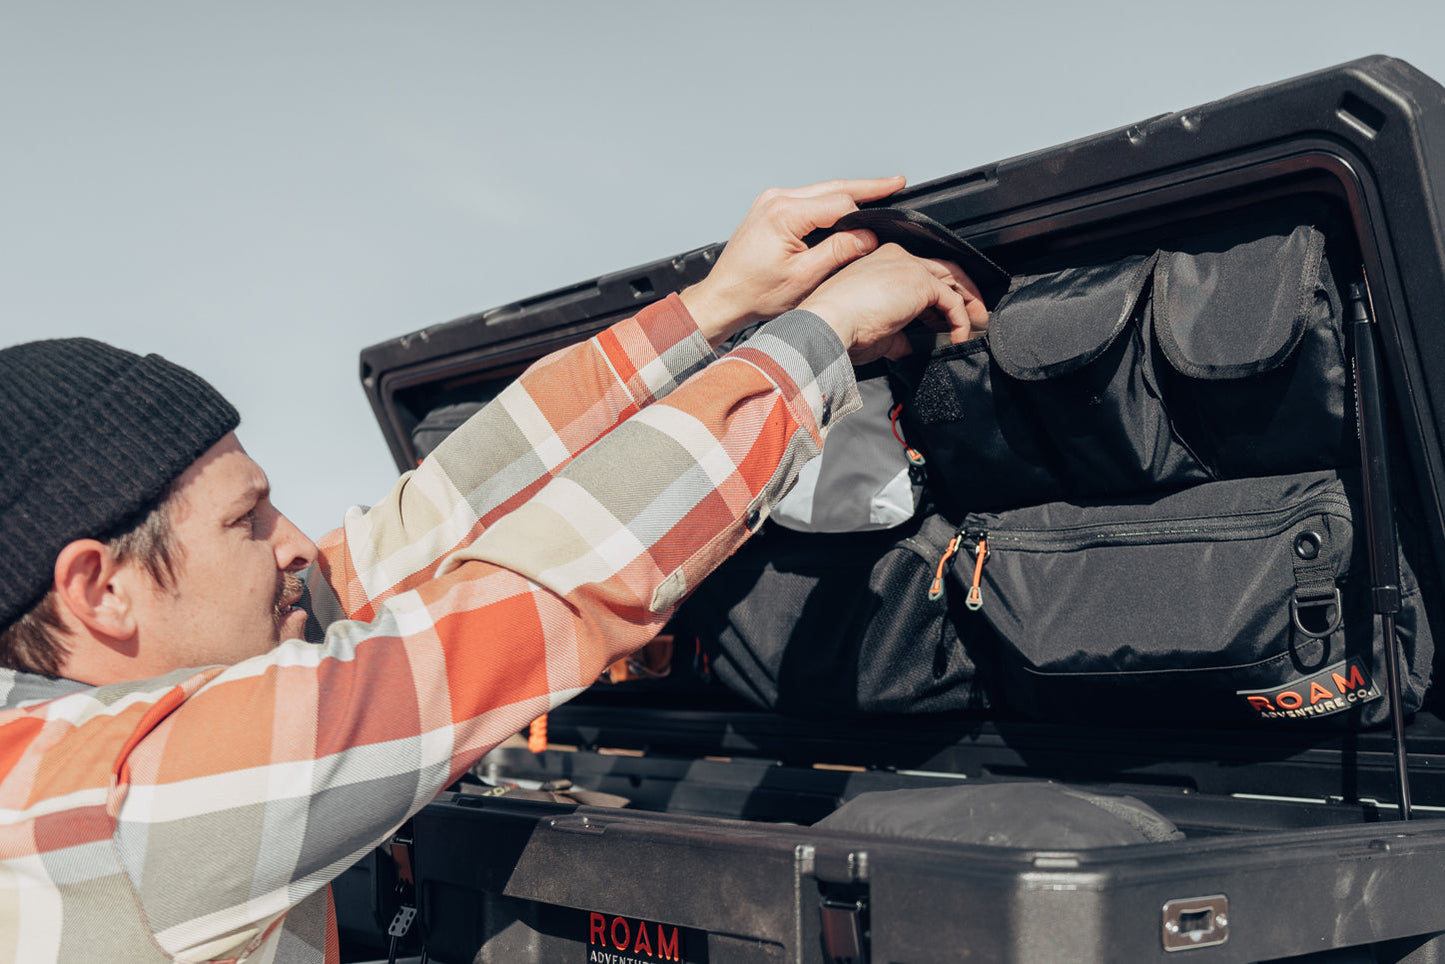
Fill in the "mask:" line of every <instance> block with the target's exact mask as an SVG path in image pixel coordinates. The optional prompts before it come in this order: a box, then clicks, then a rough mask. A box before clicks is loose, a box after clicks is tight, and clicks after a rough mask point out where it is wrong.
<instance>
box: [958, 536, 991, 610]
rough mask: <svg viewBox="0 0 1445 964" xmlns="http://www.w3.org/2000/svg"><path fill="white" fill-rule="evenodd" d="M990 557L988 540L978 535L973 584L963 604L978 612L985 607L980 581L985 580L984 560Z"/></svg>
mask: <svg viewBox="0 0 1445 964" xmlns="http://www.w3.org/2000/svg"><path fill="white" fill-rule="evenodd" d="M987 558H988V540H987V539H985V538H984V537H983V536H979V537H978V552H977V554H976V555H975V556H974V560H973V585H972V586H969V587H968V598H967V599H965V600H964V602H963V604H964V605H965V606H967V607H968V608H969V609H971V610H973V611H974V612H977V611H978V610H980V609H982V608H983V590H981V589H980V588H979V583H980V582H981V581H982V580H983V561H984V560H985V559H987Z"/></svg>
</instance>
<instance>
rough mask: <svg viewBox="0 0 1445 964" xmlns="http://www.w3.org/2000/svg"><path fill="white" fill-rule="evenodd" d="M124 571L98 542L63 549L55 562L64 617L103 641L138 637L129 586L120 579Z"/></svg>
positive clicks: (58, 599) (82, 541)
mask: <svg viewBox="0 0 1445 964" xmlns="http://www.w3.org/2000/svg"><path fill="white" fill-rule="evenodd" d="M120 568H121V567H120V565H119V564H118V563H117V562H116V559H115V556H114V554H113V553H111V551H110V549H108V548H107V547H106V546H105V544H104V543H101V542H97V541H96V540H94V539H77V540H75V541H74V542H72V543H70V544H69V545H67V546H66V547H65V548H64V549H61V550H60V555H58V556H57V557H56V559H55V596H56V602H57V603H59V607H60V611H61V618H62V619H66V618H67V617H69V619H70V620H74V621H75V622H78V623H81V624H83V625H84V626H85V627H86V628H87V629H89V630H90V631H91V633H92V634H94V635H96V636H99V637H102V638H107V639H113V640H120V639H130V638H131V637H132V636H134V635H135V632H136V621H135V612H134V607H133V605H132V600H131V598H130V591H129V587H128V585H127V582H126V581H125V580H121V579H117V578H116V575H117V573H118V572H119V570H120ZM72 625H73V624H72Z"/></svg>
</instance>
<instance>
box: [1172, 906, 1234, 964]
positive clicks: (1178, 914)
mask: <svg viewBox="0 0 1445 964" xmlns="http://www.w3.org/2000/svg"><path fill="white" fill-rule="evenodd" d="M1163 937H1164V949H1165V950H1166V951H1188V950H1192V949H1194V948H1196V947H1213V946H1215V945H1216V944H1223V943H1224V942H1225V941H1227V940H1229V898H1228V897H1225V896H1224V895H1223V894H1215V895H1213V896H1212V897H1190V898H1187V899H1184V900H1171V901H1170V902H1169V903H1167V904H1165V905H1164V928H1163Z"/></svg>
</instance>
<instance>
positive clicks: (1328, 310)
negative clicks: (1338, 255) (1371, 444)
mask: <svg viewBox="0 0 1445 964" xmlns="http://www.w3.org/2000/svg"><path fill="white" fill-rule="evenodd" d="M1324 251H1325V241H1324V237H1323V235H1321V234H1320V232H1319V231H1317V230H1315V229H1314V228H1312V227H1308V226H1300V227H1297V228H1295V229H1294V230H1293V231H1291V232H1289V233H1287V234H1277V235H1272V236H1267V237H1262V238H1258V239H1255V240H1252V241H1248V242H1245V243H1243V244H1236V245H1232V246H1227V247H1223V248H1222V250H1219V251H1198V252H1191V253H1185V252H1166V253H1163V254H1161V255H1160V257H1159V259H1158V262H1157V264H1156V266H1155V270H1154V288H1153V298H1152V313H1151V322H1152V325H1151V327H1152V329H1153V334H1154V340H1155V344H1156V345H1157V348H1158V352H1159V354H1160V355H1161V356H1162V357H1163V363H1162V364H1160V365H1158V366H1157V367H1158V369H1159V372H1160V377H1161V380H1162V385H1163V392H1164V398H1165V404H1166V406H1167V408H1168V410H1169V412H1170V416H1171V419H1172V422H1173V425H1174V428H1175V430H1176V431H1177V432H1178V433H1179V435H1180V437H1181V438H1182V439H1184V440H1185V442H1186V444H1187V445H1188V446H1189V448H1190V450H1191V451H1193V452H1194V453H1195V454H1196V455H1197V456H1198V457H1199V458H1200V459H1201V460H1202V461H1203V462H1204V463H1205V464H1206V465H1207V466H1208V468H1209V470H1210V472H1211V474H1213V475H1214V476H1215V477H1217V478H1245V477H1248V476H1254V475H1273V474H1280V473H1285V472H1301V471H1306V470H1309V469H1316V468H1328V467H1331V466H1340V465H1347V464H1350V463H1352V462H1353V461H1355V452H1356V444H1357V443H1356V441H1355V438H1354V435H1353V430H1352V427H1351V426H1352V422H1351V419H1350V418H1349V416H1348V412H1349V408H1348V405H1349V398H1350V395H1349V391H1348V387H1349V385H1348V373H1347V369H1346V364H1345V345H1344V333H1343V326H1342V307H1341V303H1340V298H1339V294H1338V292H1337V291H1336V288H1335V284H1334V279H1333V276H1332V272H1331V270H1330V266H1329V263H1328V261H1327V260H1326V259H1325V257H1324Z"/></svg>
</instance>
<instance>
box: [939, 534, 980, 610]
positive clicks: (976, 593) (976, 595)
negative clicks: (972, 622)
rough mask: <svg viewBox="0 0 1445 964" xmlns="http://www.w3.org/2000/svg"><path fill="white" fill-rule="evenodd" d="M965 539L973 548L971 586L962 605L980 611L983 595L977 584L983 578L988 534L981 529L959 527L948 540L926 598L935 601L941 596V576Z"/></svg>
mask: <svg viewBox="0 0 1445 964" xmlns="http://www.w3.org/2000/svg"><path fill="white" fill-rule="evenodd" d="M965 539H967V540H968V541H969V542H970V544H971V545H972V546H973V552H974V563H973V585H971V586H970V587H969V589H968V599H967V600H966V601H965V602H964V605H965V606H967V607H968V608H969V609H980V608H982V606H983V594H982V591H981V590H980V588H979V582H980V580H981V579H982V578H983V561H984V559H986V558H988V533H987V532H986V531H984V530H982V529H975V530H970V529H968V528H967V526H964V527H960V528H959V530H958V531H957V532H955V533H954V534H953V538H952V539H949V540H948V546H947V547H946V548H945V549H944V550H943V556H942V557H941V558H940V559H939V560H938V567H937V568H935V569H934V570H933V582H932V583H931V584H930V585H929V587H928V598H929V599H937V598H939V597H940V596H942V595H943V576H944V573H945V572H947V571H948V563H949V561H950V560H951V559H952V558H953V557H954V556H956V555H958V548H959V546H961V545H963V543H964V540H965Z"/></svg>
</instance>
